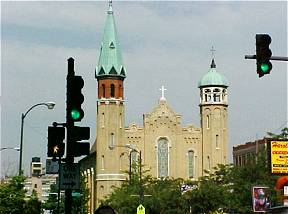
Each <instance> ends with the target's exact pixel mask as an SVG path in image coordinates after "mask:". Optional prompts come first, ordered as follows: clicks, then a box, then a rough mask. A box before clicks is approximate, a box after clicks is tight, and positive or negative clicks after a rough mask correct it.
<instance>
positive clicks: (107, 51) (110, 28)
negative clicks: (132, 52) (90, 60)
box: [95, 2, 126, 78]
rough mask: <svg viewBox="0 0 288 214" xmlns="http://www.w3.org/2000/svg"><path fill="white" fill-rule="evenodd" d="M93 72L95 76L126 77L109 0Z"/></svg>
mask: <svg viewBox="0 0 288 214" xmlns="http://www.w3.org/2000/svg"><path fill="white" fill-rule="evenodd" d="M95 74H96V78H98V77H101V76H118V77H122V78H125V77H126V71H125V68H124V65H123V61H122V56H121V50H120V43H119V40H118V35H117V30H116V24H115V20H114V15H113V10H112V2H109V10H108V12H107V19H106V23H105V28H104V35H103V39H102V43H101V49H100V56H99V61H98V65H97V66H96V73H95Z"/></svg>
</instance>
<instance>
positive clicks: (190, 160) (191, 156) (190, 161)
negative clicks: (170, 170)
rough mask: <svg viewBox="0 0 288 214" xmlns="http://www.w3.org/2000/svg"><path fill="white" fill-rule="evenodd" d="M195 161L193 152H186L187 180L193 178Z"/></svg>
mask: <svg viewBox="0 0 288 214" xmlns="http://www.w3.org/2000/svg"><path fill="white" fill-rule="evenodd" d="M194 165H195V160H194V151H193V150H190V151H188V174H189V178H194V176H195V175H194V167H195V166H194Z"/></svg>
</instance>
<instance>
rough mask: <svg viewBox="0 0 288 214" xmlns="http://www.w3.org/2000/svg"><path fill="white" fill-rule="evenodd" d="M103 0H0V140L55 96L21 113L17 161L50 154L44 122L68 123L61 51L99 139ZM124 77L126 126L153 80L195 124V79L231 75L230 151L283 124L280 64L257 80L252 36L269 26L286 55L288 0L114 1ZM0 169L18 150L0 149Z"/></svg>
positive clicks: (144, 104) (152, 98)
mask: <svg viewBox="0 0 288 214" xmlns="http://www.w3.org/2000/svg"><path fill="white" fill-rule="evenodd" d="M107 9H108V3H107V1H101V2H99V1H98V2H96V1H90V2H66V1H65V2H60V1H58V2H49V1H39V2H19V1H18V2H1V31H2V33H1V34H2V38H1V52H2V53H1V147H19V144H20V125H21V113H25V112H26V111H27V110H28V109H29V108H30V107H31V106H33V105H34V104H36V103H40V102H46V101H54V102H55V103H56V106H55V108H54V110H48V109H47V108H46V107H45V106H38V107H36V108H35V109H33V110H32V111H31V112H29V114H28V115H27V117H26V118H25V126H24V150H23V159H24V161H23V163H24V165H25V167H24V168H25V174H28V169H29V163H30V161H31V158H32V157H33V156H40V157H41V159H42V161H44V160H45V158H46V152H47V127H48V126H49V125H51V124H52V122H54V121H57V122H65V108H66V107H65V105H66V104H65V102H66V101H65V99H66V75H67V59H68V58H69V57H73V58H74V59H75V71H76V74H77V75H82V76H83V78H84V80H85V86H84V90H83V92H84V94H85V101H84V104H83V108H84V111H85V117H84V119H83V120H82V122H81V126H90V127H91V140H90V142H91V144H92V143H93V142H94V140H95V137H96V133H95V131H96V98H97V81H96V79H95V76H94V70H95V66H96V65H97V62H98V57H99V48H100V43H101V40H102V35H103V30H104V24H105V19H106V15H107ZM113 10H114V16H115V20H116V25H117V30H118V35H119V40H120V43H121V49H122V57H123V61H124V64H125V67H126V71H127V78H126V79H125V92H124V93H125V101H126V103H125V109H126V112H125V114H126V115H125V116H126V118H125V119H126V126H127V125H128V124H130V123H132V122H136V123H137V124H138V125H140V126H142V115H143V114H144V113H149V112H151V111H152V109H153V108H154V107H155V105H157V103H158V100H159V98H160V96H161V92H160V91H159V88H160V87H161V85H164V86H165V87H166V88H167V91H166V93H165V97H166V99H167V102H168V104H169V105H170V106H171V107H172V108H173V109H174V111H175V112H176V113H179V114H181V115H182V116H183V120H182V125H183V126H186V125H189V124H193V125H196V126H200V117H199V106H198V105H199V88H198V87H197V84H198V81H199V80H200V79H201V77H202V76H203V75H204V74H206V73H207V71H208V70H209V68H210V64H211V51H210V49H211V47H212V46H214V48H215V49H216V52H215V61H216V65H217V68H216V69H217V71H218V72H219V73H221V74H223V75H225V76H226V77H227V79H228V80H229V88H228V90H229V91H228V93H229V94H228V96H229V98H228V99H229V159H230V161H232V147H233V146H236V145H239V144H243V143H245V142H248V141H252V140H255V139H256V138H263V137H264V136H265V135H266V132H267V131H270V132H276V133H279V132H280V131H281V129H282V128H283V127H285V126H287V63H286V62H279V61H272V64H273V69H272V71H271V74H270V75H266V76H264V77H262V78H260V79H259V78H258V75H257V73H256V65H255V60H245V59H244V56H245V55H253V54H255V34H257V33H268V34H270V35H271V37H272V43H271V45H270V47H271V50H272V52H273V55H274V56H287V2H286V1H282V2H280V1H278V2H275V1H271V2H268V1H266V2H260V1H258V2H242V1H241V2H240V1H230V2H229V1H225V2H217V1H214V2H203V1H177V2H169V1H157V2H155V1H141V2H140V1H136V2H123V1H121V2H120V1H115V2H113ZM0 154H1V177H2V176H4V175H5V174H11V173H12V174H13V173H17V170H18V162H19V158H18V157H19V152H17V151H13V150H12V151H11V150H5V151H2V152H1V153H0Z"/></svg>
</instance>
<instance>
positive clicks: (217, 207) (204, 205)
mask: <svg viewBox="0 0 288 214" xmlns="http://www.w3.org/2000/svg"><path fill="white" fill-rule="evenodd" d="M232 170H233V166H232V165H218V166H217V167H215V168H214V169H213V172H210V173H208V171H207V172H206V173H207V175H205V176H203V177H201V178H200V179H199V183H198V187H197V188H196V189H194V190H192V191H188V192H187V193H186V194H185V198H186V200H188V202H189V206H190V207H191V209H192V212H193V213H204V212H211V213H212V212H216V211H221V210H230V207H231V205H232V201H231V197H232V191H231V174H232Z"/></svg>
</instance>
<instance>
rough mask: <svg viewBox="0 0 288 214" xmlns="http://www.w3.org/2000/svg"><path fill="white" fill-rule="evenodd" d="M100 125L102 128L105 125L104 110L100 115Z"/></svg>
mask: <svg viewBox="0 0 288 214" xmlns="http://www.w3.org/2000/svg"><path fill="white" fill-rule="evenodd" d="M101 126H102V128H104V127H105V114H104V112H103V113H102V116H101Z"/></svg>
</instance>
